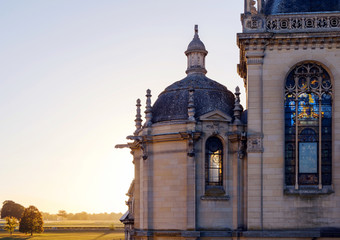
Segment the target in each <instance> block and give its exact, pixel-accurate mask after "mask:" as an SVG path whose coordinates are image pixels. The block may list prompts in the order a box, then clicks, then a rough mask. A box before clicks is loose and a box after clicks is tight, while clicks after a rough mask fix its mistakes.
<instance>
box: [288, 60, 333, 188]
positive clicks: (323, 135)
mask: <svg viewBox="0 0 340 240" xmlns="http://www.w3.org/2000/svg"><path fill="white" fill-rule="evenodd" d="M331 139H332V84H331V79H330V76H329V74H328V73H327V71H326V70H325V69H324V68H323V67H322V66H320V65H318V64H316V63H303V64H300V65H298V66H297V67H295V68H294V69H293V70H292V71H291V72H290V73H289V75H288V77H287V79H286V82H285V183H286V185H288V186H289V185H295V187H296V188H298V186H299V185H319V188H321V187H322V185H330V184H331V178H332V172H331V169H332V165H331V164H332V161H331V159H332V141H331Z"/></svg>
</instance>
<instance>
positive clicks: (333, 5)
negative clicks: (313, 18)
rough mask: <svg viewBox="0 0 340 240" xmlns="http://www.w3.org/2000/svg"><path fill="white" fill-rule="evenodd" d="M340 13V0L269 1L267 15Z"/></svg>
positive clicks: (266, 8) (266, 9)
mask: <svg viewBox="0 0 340 240" xmlns="http://www.w3.org/2000/svg"><path fill="white" fill-rule="evenodd" d="M334 11H340V0H268V1H267V3H266V6H265V14H267V15H271V14H287V13H312V12H334Z"/></svg>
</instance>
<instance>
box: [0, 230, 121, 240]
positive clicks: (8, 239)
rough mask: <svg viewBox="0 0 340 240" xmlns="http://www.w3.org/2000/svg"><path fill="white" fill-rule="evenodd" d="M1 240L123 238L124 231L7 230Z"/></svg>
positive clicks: (104, 239) (119, 239) (1, 235)
mask: <svg viewBox="0 0 340 240" xmlns="http://www.w3.org/2000/svg"><path fill="white" fill-rule="evenodd" d="M0 239H1V240H12V239H13V240H26V239H30V240H123V239H124V233H123V232H112V231H95V232H86V231H78V232H45V233H41V234H33V236H32V237H31V236H30V235H25V234H23V233H18V232H15V233H13V235H12V236H10V235H9V234H8V233H7V232H3V231H1V232H0Z"/></svg>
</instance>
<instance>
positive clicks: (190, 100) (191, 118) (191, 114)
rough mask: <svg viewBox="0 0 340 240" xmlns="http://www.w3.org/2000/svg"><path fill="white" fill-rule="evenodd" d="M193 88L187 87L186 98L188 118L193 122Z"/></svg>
mask: <svg viewBox="0 0 340 240" xmlns="http://www.w3.org/2000/svg"><path fill="white" fill-rule="evenodd" d="M194 92H195V90H194V88H193V87H191V88H190V89H189V100H188V120H189V121H190V122H195V101H194Z"/></svg>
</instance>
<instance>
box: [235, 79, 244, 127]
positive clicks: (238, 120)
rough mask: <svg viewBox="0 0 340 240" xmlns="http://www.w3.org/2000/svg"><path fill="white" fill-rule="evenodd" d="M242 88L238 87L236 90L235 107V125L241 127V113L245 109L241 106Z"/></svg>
mask: <svg viewBox="0 0 340 240" xmlns="http://www.w3.org/2000/svg"><path fill="white" fill-rule="evenodd" d="M240 94H241V93H240V88H239V87H238V86H237V87H236V89H235V96H236V97H235V107H234V117H235V120H234V123H235V124H237V125H240V124H242V122H241V113H242V111H243V107H242V105H241V104H240Z"/></svg>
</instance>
